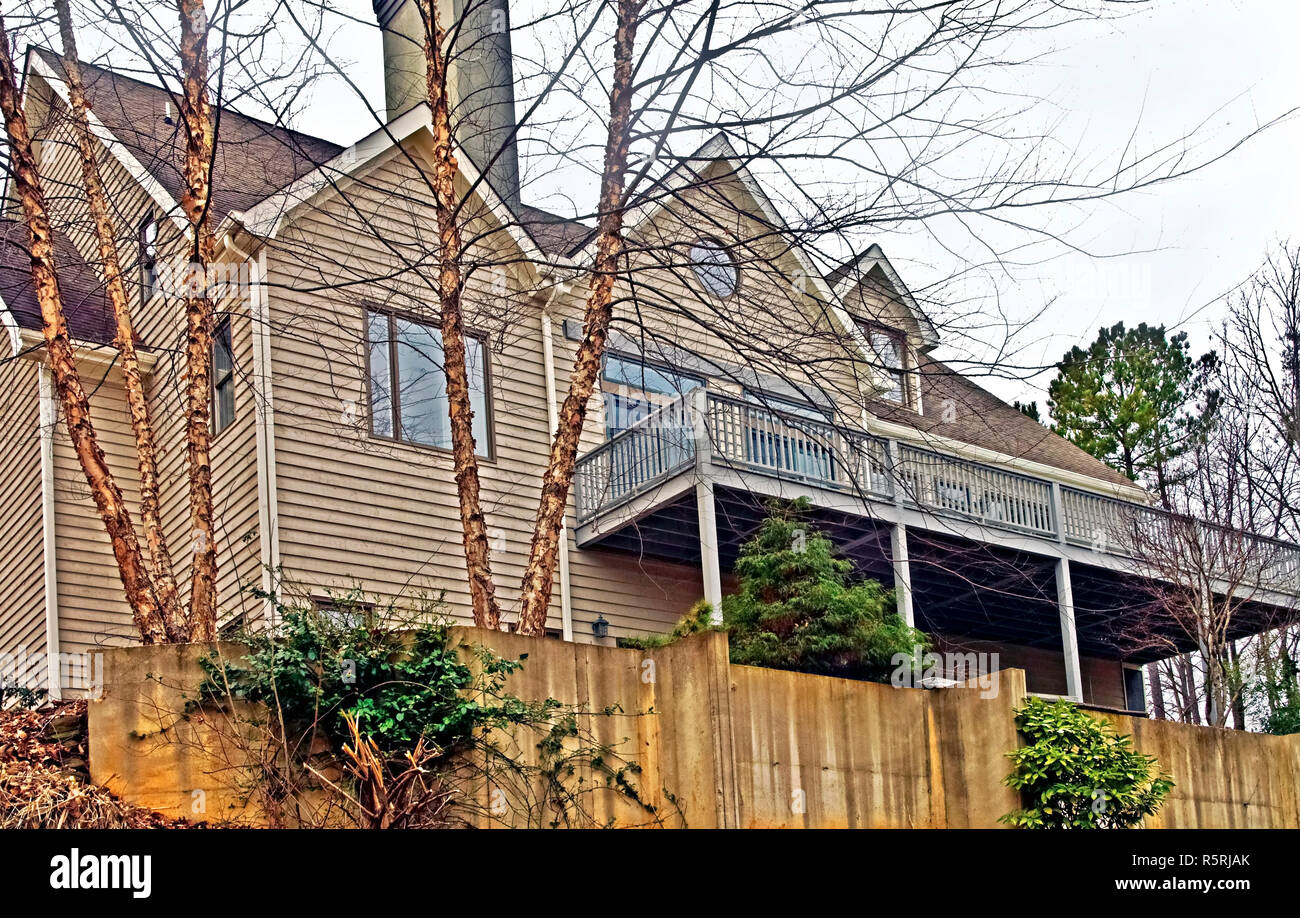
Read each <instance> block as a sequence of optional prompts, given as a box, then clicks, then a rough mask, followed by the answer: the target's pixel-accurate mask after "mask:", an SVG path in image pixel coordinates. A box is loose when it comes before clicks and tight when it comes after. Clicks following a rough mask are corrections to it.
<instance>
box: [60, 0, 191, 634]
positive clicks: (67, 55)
mask: <svg viewBox="0 0 1300 918" xmlns="http://www.w3.org/2000/svg"><path fill="white" fill-rule="evenodd" d="M54 10H55V13H56V15H57V16H58V20H59V34H60V36H61V37H62V40H63V72H64V77H65V78H66V80H67V84H68V97H69V100H70V102H71V106H72V114H73V121H74V125H75V129H76V133H77V152H78V154H79V155H80V157H81V174H82V180H83V181H84V182H85V185H86V198H87V201H88V203H89V206H90V215H91V217H92V219H93V220H94V223H95V236H96V238H97V240H98V242H99V257H100V260H101V262H102V264H103V272H104V285H105V290H106V292H107V295H108V301H109V304H110V305H111V306H112V308H113V318H114V320H115V322H116V332H117V337H116V344H117V349H118V352H119V354H120V355H121V361H120V362H121V367H122V378H123V380H124V384H125V387H126V400H127V405H128V407H129V409H130V413H131V429H132V431H133V432H134V434H135V448H136V456H137V463H138V467H139V470H140V520H141V523H142V525H143V526H144V535H145V541H146V543H147V544H148V547H149V574H150V577H151V578H152V580H153V585H154V593H155V595H156V596H157V599H158V605H159V611H160V613H161V615H162V620H163V625H164V627H165V628H166V630H167V639H168V640H169V641H172V642H183V641H185V640H186V639H187V634H186V628H185V620H184V617H183V615H182V613H181V609H180V600H179V598H178V595H177V589H176V577H175V575H174V573H173V567H172V558H171V551H170V549H169V548H168V545H167V536H166V533H165V532H164V529H163V523H162V518H161V514H160V512H159V505H160V499H159V493H158V460H157V447H156V444H155V440H154V432H153V421H152V419H151V418H150V415H149V402H148V400H147V399H146V397H145V390H144V381H143V376H142V374H141V372H140V358H139V355H138V354H137V353H136V349H135V331H134V328H133V327H132V322H131V307H130V302H129V300H128V299H127V294H126V285H125V284H124V283H123V280H122V261H121V258H120V256H119V253H118V250H117V239H116V237H115V235H114V232H113V222H112V218H111V217H110V216H109V207H108V195H107V193H106V192H105V190H104V180H103V176H102V175H101V174H100V171H99V159H98V157H97V154H96V150H95V141H94V139H93V138H92V136H91V132H90V121H89V116H88V112H89V106H88V105H87V103H86V91H85V86H84V84H83V82H82V79H81V65H80V63H79V62H78V59H77V43H76V36H75V34H74V33H73V29H72V15H71V12H70V10H69V8H68V0H54Z"/></svg>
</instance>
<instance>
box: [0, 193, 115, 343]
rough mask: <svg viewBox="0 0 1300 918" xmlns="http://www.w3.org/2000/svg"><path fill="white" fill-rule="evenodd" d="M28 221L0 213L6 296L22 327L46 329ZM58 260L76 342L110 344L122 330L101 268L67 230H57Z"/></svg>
mask: <svg viewBox="0 0 1300 918" xmlns="http://www.w3.org/2000/svg"><path fill="white" fill-rule="evenodd" d="M27 247H28V236H27V225H26V224H25V223H23V222H22V221H21V220H11V219H9V218H8V217H0V300H2V301H3V302H4V305H5V306H7V307H9V312H10V313H11V314H12V315H13V318H14V321H15V322H16V323H17V325H18V327H19V328H27V329H32V330H34V331H40V330H41V328H42V325H43V323H42V321H41V307H40V304H39V303H38V302H37V301H36V290H35V288H34V286H33V284H32V260H31V256H30V255H29V254H28V248H27ZM54 260H55V264H56V265H57V266H58V270H59V292H60V293H61V294H62V297H63V311H64V314H65V316H66V317H67V320H68V333H69V334H70V335H71V336H72V339H73V340H74V341H85V342H89V343H92V344H108V343H109V342H111V341H112V340H113V337H114V335H115V334H116V331H117V329H116V323H115V322H114V320H113V310H112V308H111V307H110V306H109V304H108V298H107V297H106V296H105V295H104V286H103V284H102V283H101V282H100V279H99V275H98V274H97V273H96V272H95V269H94V268H92V267H91V266H90V265H88V264H87V263H86V261H85V259H83V258H82V257H81V254H80V253H79V252H78V251H77V247H76V246H75V245H73V244H72V241H71V240H70V239H68V237H67V236H65V235H64V234H63V233H60V232H57V231H56V232H55V233H54Z"/></svg>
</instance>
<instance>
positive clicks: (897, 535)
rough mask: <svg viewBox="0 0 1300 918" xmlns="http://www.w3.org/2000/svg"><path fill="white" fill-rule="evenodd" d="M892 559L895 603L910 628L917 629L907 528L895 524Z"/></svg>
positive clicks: (891, 538) (891, 542)
mask: <svg viewBox="0 0 1300 918" xmlns="http://www.w3.org/2000/svg"><path fill="white" fill-rule="evenodd" d="M889 546H890V552H889V554H890V557H891V559H892V563H893V565H894V601H895V602H896V603H897V604H898V614H899V615H900V616H902V619H903V621H905V622H907V624H908V626H909V627H913V628H915V627H916V615H915V613H914V612H913V611H912V566H911V563H910V562H909V561H908V559H907V527H906V526H905V525H903V524H902V523H895V524H894V525H893V527H892V529H891V530H890V533H889Z"/></svg>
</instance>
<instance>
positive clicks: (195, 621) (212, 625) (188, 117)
mask: <svg viewBox="0 0 1300 918" xmlns="http://www.w3.org/2000/svg"><path fill="white" fill-rule="evenodd" d="M177 7H178V11H179V13H180V25H181V38H180V52H181V72H182V74H183V84H184V86H183V91H182V93H181V102H180V111H181V118H182V124H183V128H184V134H185V168H184V174H185V191H184V193H183V195H182V197H181V209H182V210H184V211H185V216H186V217H187V218H188V220H189V222H190V229H191V233H192V239H191V245H192V247H191V255H190V266H189V274H188V277H187V280H188V281H189V289H188V290H187V291H186V297H185V328H186V331H185V363H186V372H187V377H186V380H185V393H186V404H185V421H186V428H185V449H186V458H187V462H188V466H189V484H190V539H191V542H190V551H191V556H192V559H193V560H192V569H191V575H190V609H189V617H188V630H189V637H190V640H192V641H211V640H214V639H215V638H216V636H217V588H216V587H217V545H216V538H215V526H214V522H213V517H214V512H213V502H212V461H211V447H212V426H211V410H212V409H211V405H212V332H213V312H214V308H213V303H212V300H211V299H210V298H209V296H208V290H207V276H208V269H209V266H210V265H211V264H212V260H213V256H214V254H215V252H216V240H215V238H214V237H213V235H212V226H211V217H210V214H209V204H210V200H209V198H210V195H211V193H212V158H213V157H212V153H213V146H214V142H215V138H214V137H213V126H212V107H211V105H210V103H209V101H208V89H207V82H208V19H207V14H206V13H205V12H204V10H203V0H178V3H177Z"/></svg>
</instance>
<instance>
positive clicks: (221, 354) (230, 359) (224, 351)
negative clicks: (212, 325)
mask: <svg viewBox="0 0 1300 918" xmlns="http://www.w3.org/2000/svg"><path fill="white" fill-rule="evenodd" d="M212 344H213V347H212V351H213V353H212V378H213V379H218V380H219V379H221V378H223V377H224V376H226V375H227V374H228V373H230V372H231V371H232V370H234V368H235V358H234V355H233V354H232V353H231V346H230V320H229V319H225V320H223V321H222V322H221V324H220V325H218V326H217V331H216V334H215V335H213V341H212Z"/></svg>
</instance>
